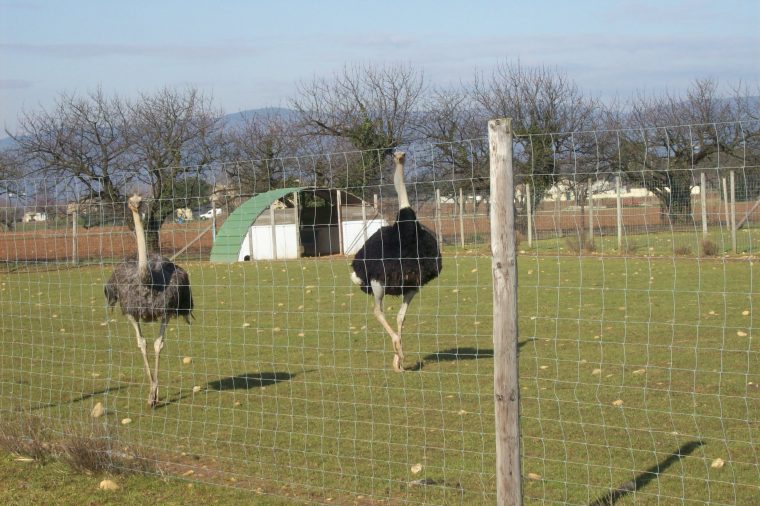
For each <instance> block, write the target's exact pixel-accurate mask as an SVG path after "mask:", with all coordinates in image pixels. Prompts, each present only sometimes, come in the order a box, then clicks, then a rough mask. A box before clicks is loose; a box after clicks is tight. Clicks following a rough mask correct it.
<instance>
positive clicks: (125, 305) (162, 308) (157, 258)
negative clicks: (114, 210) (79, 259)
mask: <svg viewBox="0 0 760 506" xmlns="http://www.w3.org/2000/svg"><path fill="white" fill-rule="evenodd" d="M141 202H142V198H141V197H140V196H139V195H133V196H132V197H130V199H129V201H128V203H127V205H128V207H129V210H130V211H132V216H133V218H134V222H135V237H136V238H137V259H133V260H127V261H125V262H123V263H121V264H119V265H118V266H117V267H116V269H114V271H113V274H112V275H111V278H110V279H109V280H108V282H107V283H106V285H105V287H104V291H105V295H106V300H107V301H108V305H109V307H111V306H113V305H115V304H116V302H117V301H118V302H119V305H120V306H121V311H122V312H123V313H124V314H125V315H126V316H127V319H128V320H129V322H130V323H131V324H132V326H133V327H134V328H135V334H137V347H138V348H140V352H141V353H142V357H143V362H144V363H145V372H146V373H147V374H148V379H149V380H150V395H149V396H148V405H150V406H151V407H155V406H156V405H157V404H158V359H159V356H160V355H161V349H162V348H163V347H164V332H165V331H166V324H167V323H168V322H169V320H170V319H171V318H173V317H178V316H182V317H183V318H184V319H185V321H187V323H190V315H191V314H192V310H193V295H192V292H191V291H190V277H189V276H188V275H187V272H186V271H185V270H184V269H182V268H181V267H179V266H178V265H176V264H174V262H172V261H171V260H169V259H168V258H164V257H162V256H161V255H157V254H154V255H151V256H150V258H149V257H148V254H147V250H146V247H145V232H144V230H143V225H142V219H141V218H140V203H141ZM156 320H161V328H160V330H159V331H158V339H156V340H155V341H154V342H153V349H154V350H155V352H156V366H155V372H151V370H150V366H149V365H148V354H147V351H146V346H145V338H144V337H143V335H142V331H141V330H140V321H144V322H153V321H156Z"/></svg>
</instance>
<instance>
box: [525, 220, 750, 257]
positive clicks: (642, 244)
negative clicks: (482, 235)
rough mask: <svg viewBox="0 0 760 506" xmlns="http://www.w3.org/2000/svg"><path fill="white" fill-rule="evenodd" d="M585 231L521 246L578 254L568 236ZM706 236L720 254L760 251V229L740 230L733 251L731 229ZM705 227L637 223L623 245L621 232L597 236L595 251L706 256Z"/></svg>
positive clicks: (529, 249) (541, 251)
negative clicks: (657, 227)
mask: <svg viewBox="0 0 760 506" xmlns="http://www.w3.org/2000/svg"><path fill="white" fill-rule="evenodd" d="M578 233H585V230H581V231H575V232H573V231H566V234H565V236H566V237H552V238H549V239H541V240H537V241H534V242H533V246H532V247H530V246H528V241H527V240H523V241H522V242H521V243H520V245H519V249H520V250H523V251H524V252H530V253H538V254H554V255H556V254H559V255H569V254H575V253H577V251H576V252H574V251H573V248H572V247H571V246H570V244H569V243H568V238H567V236H570V237H573V236H575V237H577V234H578ZM706 239H707V240H708V241H711V242H712V243H714V244H715V246H716V247H717V255H719V256H722V255H728V256H739V257H742V256H747V255H757V254H758V252H760V229H757V228H743V229H740V230H738V231H737V232H736V253H735V254H734V253H733V251H732V243H731V233H730V231H729V230H728V229H721V228H719V227H711V228H710V230H709V233H708V234H707V237H706ZM702 240H703V237H702V230H701V229H700V228H698V226H697V227H695V228H693V229H690V230H677V229H674V230H673V231H672V232H657V233H655V232H654V231H653V230H647V228H646V227H644V226H634V227H630V228H629V229H626V230H625V233H624V235H623V237H622V247H621V248H619V247H618V244H617V235H616V234H615V233H614V232H611V233H609V232H608V233H607V234H606V235H603V236H600V235H599V234H597V235H596V236H595V237H594V245H595V254H598V255H604V254H606V255H629V256H630V255H633V256H642V257H643V256H654V257H673V256H679V257H691V258H695V257H703V256H704V255H703V249H702Z"/></svg>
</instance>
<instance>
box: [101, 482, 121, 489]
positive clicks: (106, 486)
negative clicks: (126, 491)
mask: <svg viewBox="0 0 760 506" xmlns="http://www.w3.org/2000/svg"><path fill="white" fill-rule="evenodd" d="M98 488H99V489H100V490H119V488H121V487H119V485H118V484H117V483H116V482H115V481H113V480H103V481H101V482H100V485H98Z"/></svg>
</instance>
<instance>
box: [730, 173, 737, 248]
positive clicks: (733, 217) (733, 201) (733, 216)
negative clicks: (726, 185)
mask: <svg viewBox="0 0 760 506" xmlns="http://www.w3.org/2000/svg"><path fill="white" fill-rule="evenodd" d="M729 180H730V185H731V251H733V252H734V254H735V253H736V181H735V178H734V171H733V170H732V171H731V172H729Z"/></svg>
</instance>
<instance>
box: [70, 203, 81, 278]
mask: <svg viewBox="0 0 760 506" xmlns="http://www.w3.org/2000/svg"><path fill="white" fill-rule="evenodd" d="M78 206H79V204H74V210H73V212H72V213H71V263H72V264H74V265H76V264H77V263H78V262H79V251H78V249H77V220H78V217H79V213H78Z"/></svg>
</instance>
